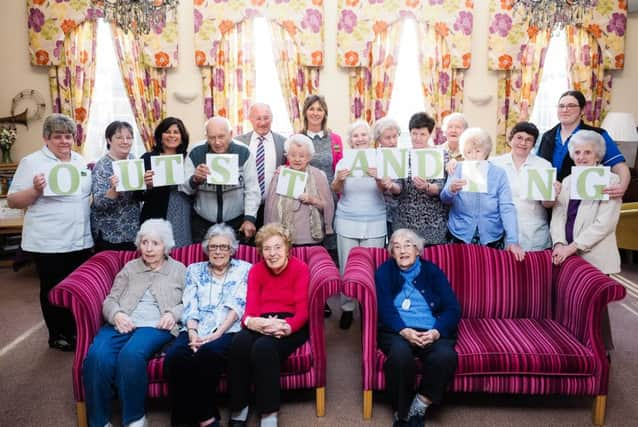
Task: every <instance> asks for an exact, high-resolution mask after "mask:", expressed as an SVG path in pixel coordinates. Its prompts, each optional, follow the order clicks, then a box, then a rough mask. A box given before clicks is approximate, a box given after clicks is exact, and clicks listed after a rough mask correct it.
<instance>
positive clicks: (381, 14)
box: [337, 0, 474, 69]
mask: <svg viewBox="0 0 638 427" xmlns="http://www.w3.org/2000/svg"><path fill="white" fill-rule="evenodd" d="M473 7H474V4H473V1H471V0H445V1H443V0H405V1H397V0H375V1H370V0H365V1H364V0H339V3H338V26H337V64H338V65H340V66H341V67H348V68H349V67H367V66H368V56H369V54H370V49H371V46H372V45H373V43H372V42H373V41H374V39H375V38H376V37H377V36H378V35H379V34H381V33H383V32H385V31H386V30H387V29H388V28H389V27H390V26H392V25H393V24H394V23H396V22H397V21H399V20H401V19H403V18H405V17H412V18H414V19H415V20H416V22H417V25H418V26H419V27H420V28H419V33H428V32H429V30H430V29H431V28H434V31H435V32H436V33H437V34H438V35H439V36H441V37H442V38H443V39H444V40H445V42H446V44H447V48H448V52H449V61H450V66H451V68H459V69H465V68H469V67H470V62H471V57H472V56H471V42H472V27H473V18H474V15H473ZM420 48H421V54H422V56H423V57H424V58H429V56H430V55H429V52H427V51H426V48H427V46H424V45H423V44H422V45H421V46H420ZM447 59H448V58H446V60H447Z"/></svg>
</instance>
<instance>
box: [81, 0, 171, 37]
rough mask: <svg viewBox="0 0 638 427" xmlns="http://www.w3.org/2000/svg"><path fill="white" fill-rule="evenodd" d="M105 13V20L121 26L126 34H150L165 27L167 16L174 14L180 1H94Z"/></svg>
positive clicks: (94, 4)
mask: <svg viewBox="0 0 638 427" xmlns="http://www.w3.org/2000/svg"><path fill="white" fill-rule="evenodd" d="M92 3H93V6H94V7H95V8H96V9H98V10H101V11H103V13H104V19H105V20H106V21H108V22H113V23H116V24H117V25H119V26H120V27H121V28H122V29H123V30H124V31H125V32H127V33H128V32H129V31H131V32H132V33H134V34H148V33H149V32H150V31H151V28H154V27H160V28H161V27H163V26H164V24H165V23H166V15H167V14H168V13H170V12H173V11H174V10H175V8H176V7H177V5H178V4H179V0H92Z"/></svg>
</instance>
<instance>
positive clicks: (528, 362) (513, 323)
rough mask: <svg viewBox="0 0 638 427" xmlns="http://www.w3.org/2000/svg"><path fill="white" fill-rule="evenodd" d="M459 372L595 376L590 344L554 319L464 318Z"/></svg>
mask: <svg viewBox="0 0 638 427" xmlns="http://www.w3.org/2000/svg"><path fill="white" fill-rule="evenodd" d="M459 337H460V339H459V341H458V342H457V344H456V351H457V352H458V354H459V365H458V368H457V371H456V373H457V375H483V374H499V373H505V374H523V375H537V374H540V375H565V374H566V375H592V374H593V372H594V367H595V365H596V361H595V359H594V355H593V353H592V352H591V350H589V349H588V348H587V347H585V346H583V345H582V344H581V343H580V342H578V341H577V340H576V339H575V338H574V337H573V336H572V335H571V334H570V333H569V332H568V331H567V330H566V329H565V328H564V327H563V326H562V325H560V324H559V323H557V322H555V321H553V320H551V319H544V320H534V319H462V320H461V322H460V323H459Z"/></svg>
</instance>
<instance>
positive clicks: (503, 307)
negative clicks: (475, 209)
mask: <svg viewBox="0 0 638 427" xmlns="http://www.w3.org/2000/svg"><path fill="white" fill-rule="evenodd" d="M423 256H424V258H426V259H429V260H430V261H432V262H434V263H435V264H437V265H438V266H439V267H440V268H441V269H442V270H443V271H444V272H445V274H446V275H447V277H448V279H449V280H450V283H451V285H452V288H453V289H454V292H455V293H456V297H457V298H458V300H459V303H460V304H461V310H462V316H463V317H464V318H487V319H492V318H505V319H515V318H532V319H544V318H548V317H551V315H552V271H553V269H552V261H551V254H550V251H541V252H529V253H527V254H526V255H525V260H524V261H522V262H519V261H516V260H515V259H514V256H513V255H512V254H511V253H509V252H507V251H504V250H499V249H492V248H488V247H486V246H480V245H464V244H451V245H439V246H433V247H430V248H427V249H425V250H424V251H423Z"/></svg>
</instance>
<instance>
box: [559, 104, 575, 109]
mask: <svg viewBox="0 0 638 427" xmlns="http://www.w3.org/2000/svg"><path fill="white" fill-rule="evenodd" d="M556 108H558V109H559V110H573V109H575V108H580V105H578V104H558V105H557V106H556Z"/></svg>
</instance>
